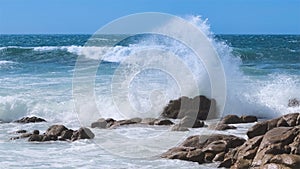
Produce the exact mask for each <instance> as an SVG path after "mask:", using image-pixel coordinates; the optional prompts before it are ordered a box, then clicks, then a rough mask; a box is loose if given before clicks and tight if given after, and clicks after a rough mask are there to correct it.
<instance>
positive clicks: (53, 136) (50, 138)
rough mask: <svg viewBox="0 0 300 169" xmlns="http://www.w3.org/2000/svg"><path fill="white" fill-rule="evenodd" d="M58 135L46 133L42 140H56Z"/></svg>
mask: <svg viewBox="0 0 300 169" xmlns="http://www.w3.org/2000/svg"><path fill="white" fill-rule="evenodd" d="M56 140H58V137H57V136H55V135H44V136H43V139H42V141H56Z"/></svg>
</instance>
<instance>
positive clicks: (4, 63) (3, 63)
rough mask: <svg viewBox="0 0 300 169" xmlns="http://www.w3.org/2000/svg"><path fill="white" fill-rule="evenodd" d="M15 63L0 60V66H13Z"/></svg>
mask: <svg viewBox="0 0 300 169" xmlns="http://www.w3.org/2000/svg"><path fill="white" fill-rule="evenodd" d="M14 63H15V62H13V61H8V60H0V65H7V64H14Z"/></svg>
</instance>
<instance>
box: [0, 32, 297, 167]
mask: <svg viewBox="0 0 300 169" xmlns="http://www.w3.org/2000/svg"><path fill="white" fill-rule="evenodd" d="M207 36H208V38H209V39H210V40H211V41H212V44H213V46H214V47H215V50H216V52H217V53H218V55H219V57H220V60H221V61H222V64H223V67H224V70H225V75H226V81H227V82H226V83H227V91H226V92H227V100H226V106H225V109H224V111H223V112H222V113H223V114H229V113H234V114H253V115H257V116H259V117H261V118H271V117H275V116H278V115H280V114H286V113H291V112H296V111H299V107H294V108H293V107H288V106H287V105H288V100H289V99H291V98H298V99H299V98H300V80H299V79H300V78H299V77H300V71H299V70H300V36H299V35H213V34H211V33H210V34H208V35H207ZM124 37H125V36H124V35H101V36H98V37H97V38H95V37H94V39H92V40H94V41H95V43H96V44H97V47H98V50H100V51H103V52H105V53H106V57H105V58H103V61H102V62H101V64H100V66H99V68H98V71H97V74H96V80H95V93H96V96H95V98H96V103H97V104H98V109H99V111H100V112H101V116H103V117H114V118H119V119H121V118H124V116H122V115H120V114H118V113H117V111H116V108H115V107H114V104H116V102H114V100H111V95H112V93H111V91H110V89H111V83H112V82H113V80H114V77H115V76H114V75H115V71H116V70H117V69H118V67H119V66H120V63H121V62H123V61H124V60H126V56H128V55H130V54H132V53H133V52H134V51H136V50H138V49H140V48H142V49H148V48H150V47H153V46H154V47H157V46H158V47H159V48H163V49H164V50H168V51H173V52H175V53H176V54H177V55H181V56H182V58H185V59H187V60H188V59H189V58H190V57H188V56H189V55H190V51H189V50H186V49H182V48H181V46H180V45H178V44H176V43H173V42H169V41H170V39H160V37H157V36H151V35H147V36H146V35H139V36H134V37H132V38H129V39H125V40H124V39H123V38H124ZM90 38H91V35H0V84H1V88H0V120H1V121H2V122H3V123H2V124H0V148H1V152H3V153H1V155H0V158H1V163H2V164H3V166H6V167H9V168H19V167H27V168H68V167H71V168H72V167H74V168H85V167H88V168H95V167H96V168H97V167H99V166H101V168H120V167H124V166H125V168H140V167H144V168H152V167H153V166H156V167H157V168H165V167H172V166H173V167H180V168H191V166H193V167H200V168H201V166H199V165H198V164H194V163H192V164H190V163H188V162H184V161H176V160H175V161H172V160H165V159H160V158H157V157H155V158H150V159H142V160H132V159H130V158H125V157H124V158H123V157H122V158H120V157H119V155H118V154H113V153H112V154H111V153H108V152H106V151H105V150H103V149H101V148H99V147H98V145H97V144H96V143H94V142H93V141H87V140H83V141H78V142H74V143H60V142H58V143H49V144H48V143H47V144H41V145H39V144H32V143H27V142H26V141H24V140H17V141H9V137H11V136H13V134H12V133H13V132H14V131H16V130H18V129H27V130H33V129H36V128H39V129H41V130H45V129H46V128H47V127H48V126H49V125H51V124H57V123H61V124H65V125H66V126H67V127H70V128H77V127H79V126H80V125H81V123H80V119H78V116H77V114H76V111H75V109H74V100H73V99H74V98H73V75H74V69H75V65H76V61H77V58H78V56H79V55H82V52H83V50H84V48H85V47H86V46H85V44H86V42H87V41H88V40H91V39H90ZM87 60H88V61H91V62H95V61H99V59H98V58H87ZM190 62H193V61H190ZM190 62H189V61H187V64H189V63H190ZM199 67H200V68H197V67H196V68H194V67H193V65H190V68H191V69H193V70H194V73H195V74H196V75H197V77H198V78H199V80H198V82H199V86H200V88H201V91H200V93H203V94H206V93H209V92H210V88H209V83H208V84H206V82H204V81H208V80H207V79H206V78H207V73H206V72H205V68H204V67H203V65H201V64H199ZM130 70H132V69H128V72H126V69H122V71H123V72H121V73H122V74H121V75H125V76H126V74H129V73H130ZM174 70H176V67H175V68H174ZM178 72H180V70H178ZM187 85H188V84H187ZM203 86H204V87H203ZM207 86H208V87H207ZM178 88H180V86H179V87H178V84H176V81H174V80H173V79H172V76H171V75H170V76H168V75H166V74H165V73H164V72H160V71H151V70H150V71H144V72H141V73H139V74H136V76H135V77H134V78H133V79H132V83H131V84H130V85H129V87H128V91H129V92H128V94H127V93H126V94H125V95H126V96H128V97H129V100H130V103H131V104H132V106H133V107H135V108H136V109H138V110H141V111H145V112H149V111H152V112H154V113H153V114H154V115H158V114H159V111H161V108H162V106H163V105H165V104H166V103H167V102H168V100H170V99H174V98H177V97H179V96H180V92H178ZM149 91H152V92H151V95H150V96H148V92H149ZM118 92H119V93H117V94H116V96H119V95H118V94H120V93H121V90H120V91H118ZM163 92H165V93H163ZM121 94H122V93H121ZM151 99H152V100H151ZM153 100H154V101H157V102H158V103H157V107H153V102H151V101H153ZM87 105H88V103H87ZM153 114H151V115H153ZM30 115H36V116H39V117H43V118H45V119H47V121H48V122H47V123H44V124H28V125H27V124H26V125H20V124H15V123H7V122H11V121H13V120H16V119H18V118H20V117H23V116H30ZM147 115H148V114H143V113H142V114H141V116H143V117H146V116H147ZM87 116H88V115H87ZM99 116H100V115H99ZM95 120H96V119H95ZM161 130H162V129H161V128H151V127H150V128H141V127H137V128H134V130H132V129H130V128H125V129H119V132H120V133H125V135H126V136H131V135H136V137H145V136H147V135H151V133H152V134H153V133H156V132H158V131H161ZM93 131H94V130H93ZM94 132H95V133H96V136H98V137H96V140H97V141H107V140H101V139H102V138H101V134H103V133H101V132H102V131H94ZM202 132H204V131H202ZM243 132H244V131H243V130H238V131H236V133H234V134H237V135H241V134H240V133H243ZM193 133H197V131H192V133H191V134H193ZM97 134H98V135H97ZM162 142H163V141H162ZM53 145H55V146H53ZM102 148H103V147H102ZM104 149H105V148H104ZM154 149H155V148H154ZM138 150H139V148H137V150H136V151H138ZM118 151H120V153H122V151H125V150H123V149H122V148H120V149H119V150H118ZM126 151H130V150H126ZM141 151H144V149H142V148H141ZM155 151H157V152H161V151H162V152H163V150H155ZM123 153H125V154H126V152H123ZM49 157H50V158H49ZM58 159H59V160H58ZM16 161H18V163H16ZM57 161H58V162H57ZM116 161H117V162H116ZM187 164H189V165H187ZM1 166H2V165H1ZM202 167H203V166H202ZM208 167H214V165H212V166H209V165H208Z"/></svg>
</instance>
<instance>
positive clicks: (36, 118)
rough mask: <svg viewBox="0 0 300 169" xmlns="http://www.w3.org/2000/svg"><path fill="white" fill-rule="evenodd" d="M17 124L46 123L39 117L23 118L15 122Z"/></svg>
mask: <svg viewBox="0 0 300 169" xmlns="http://www.w3.org/2000/svg"><path fill="white" fill-rule="evenodd" d="M14 122H16V123H37V122H46V120H45V119H42V118H39V117H35V116H32V117H23V118H21V119H19V120H15V121H14Z"/></svg>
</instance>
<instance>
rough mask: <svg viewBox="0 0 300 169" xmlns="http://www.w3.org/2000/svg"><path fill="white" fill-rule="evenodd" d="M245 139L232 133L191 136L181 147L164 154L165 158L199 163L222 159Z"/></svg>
mask: <svg viewBox="0 0 300 169" xmlns="http://www.w3.org/2000/svg"><path fill="white" fill-rule="evenodd" d="M244 142H245V140H244V139H242V138H239V137H236V136H232V135H221V134H218V135H210V136H203V135H202V136H199V135H198V136H190V137H188V138H187V139H186V140H185V141H184V142H183V143H182V144H180V145H179V147H175V148H172V149H170V150H168V151H167V152H165V153H163V154H162V157H163V158H169V159H180V160H186V161H193V162H198V163H200V164H201V163H207V162H212V161H213V160H215V161H222V160H223V158H224V156H225V153H226V152H228V151H229V149H232V148H235V147H238V146H240V145H242V144H243V143H244Z"/></svg>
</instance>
